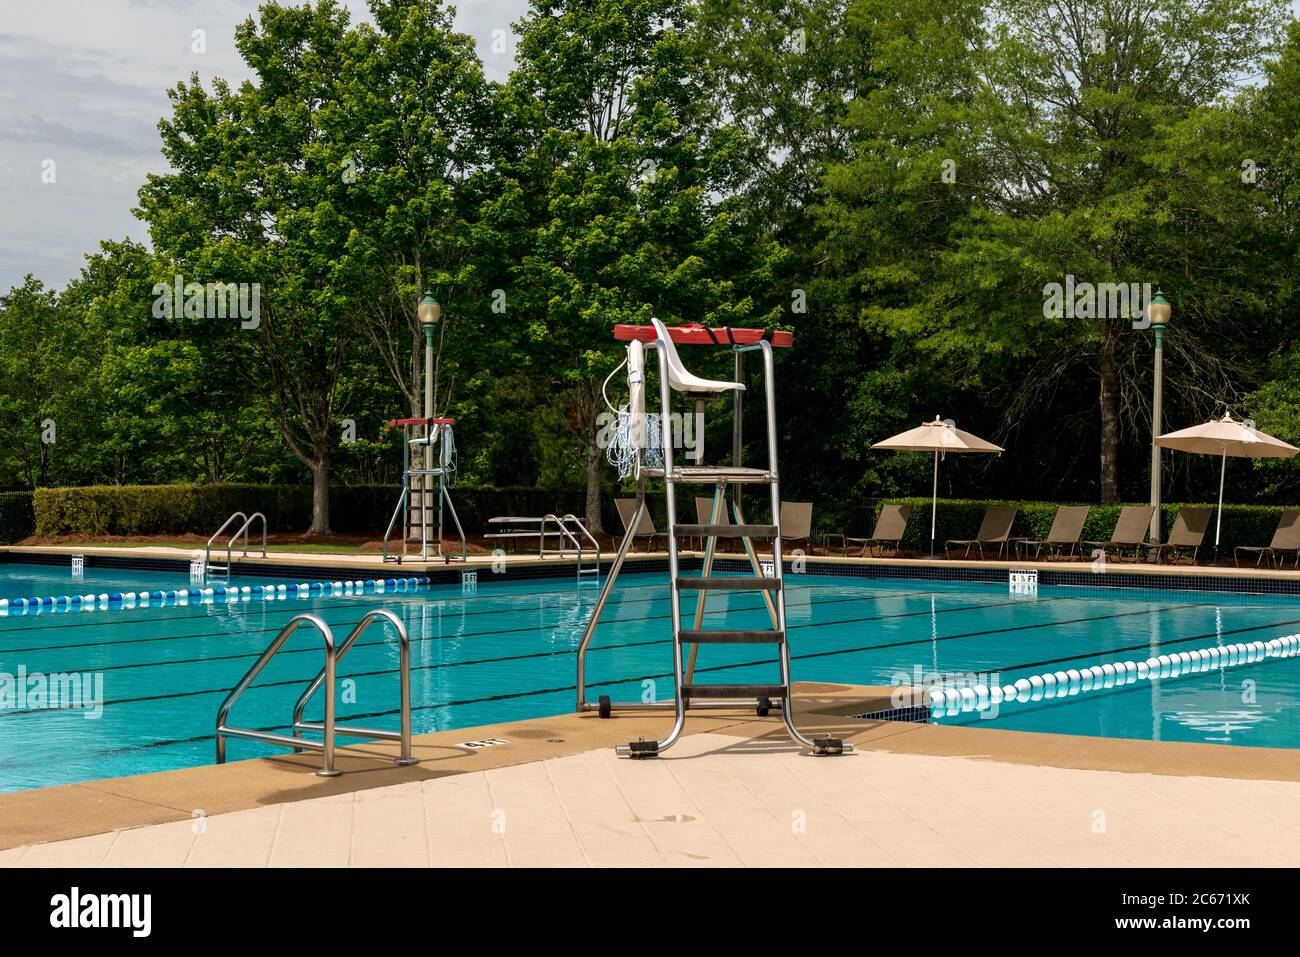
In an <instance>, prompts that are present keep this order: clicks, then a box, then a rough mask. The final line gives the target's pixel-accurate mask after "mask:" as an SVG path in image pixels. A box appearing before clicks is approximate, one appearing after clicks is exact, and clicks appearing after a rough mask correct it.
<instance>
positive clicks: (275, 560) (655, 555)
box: [0, 545, 1300, 589]
mask: <svg viewBox="0 0 1300 957" xmlns="http://www.w3.org/2000/svg"><path fill="white" fill-rule="evenodd" d="M201 552H202V549H201V548H200V549H195V548H181V547H171V546H161V545H139V546H134V545H133V546H126V545H112V546H107V545H7V546H0V555H2V556H4V558H5V560H8V561H16V562H21V561H23V560H24V558H25V557H30V558H36V559H37V560H44V561H49V560H50V559H51V558H55V557H57V558H65V557H66V558H68V559H69V560H70V559H71V556H73V555H85V556H93V557H104V558H114V559H117V560H123V559H128V560H129V559H132V558H135V559H143V560H157V559H167V560H171V561H184V562H188V561H189V560H190V559H191V558H192V557H193V556H194V555H195V554H198V553H201ZM680 554H682V555H686V556H690V557H692V558H695V557H698V556H700V555H702V554H703V552H701V551H697V550H692V549H686V548H683V549H681V551H680ZM766 554H768V553H763V552H761V551H760V556H765V555H766ZM719 557H720V558H722V559H725V560H741V561H743V560H744V556H743V554H739V553H733V552H723V553H720V555H719ZM805 557H806V559H807V560H808V561H810V562H816V563H817V564H819V565H827V566H847V567H852V566H865V567H866V568H871V569H876V570H879V571H892V572H893V574H891V575H881V576H879V577H882V578H889V577H900V578H906V577H907V576H908V573H909V572H922V573H926V572H929V573H933V572H934V571H941V572H951V573H952V575H953V577H954V578H961V577H962V573H963V572H970V571H976V572H979V573H982V574H987V573H988V572H989V571H992V570H1001V571H1026V570H1037V571H1040V572H1074V573H1081V572H1082V573H1089V574H1088V579H1089V581H1090V582H1091V581H1094V580H1095V582H1096V584H1097V585H1098V586H1102V585H1110V586H1112V587H1113V586H1120V587H1122V586H1123V585H1124V583H1125V582H1124V579H1125V577H1126V576H1141V577H1143V578H1146V579H1148V581H1149V578H1150V576H1156V577H1163V578H1172V579H1179V578H1187V577H1195V578H1201V579H1208V580H1214V579H1220V580H1222V581H1223V583H1224V585H1225V586H1232V585H1237V584H1240V583H1241V581H1242V580H1248V579H1256V580H1259V581H1261V582H1268V583H1277V582H1286V583H1294V584H1295V587H1296V588H1297V589H1300V569H1297V568H1269V567H1267V566H1264V567H1259V568H1256V567H1254V566H1246V567H1242V568H1237V567H1235V566H1232V565H1189V564H1166V563H1161V564H1154V563H1150V562H1138V561H1132V560H1124V561H1117V560H1111V561H1109V562H1106V563H1105V564H1104V565H1102V566H1096V565H1093V564H1092V563H1091V562H1088V561H1082V560H1078V559H1073V560H1060V559H1058V560H1051V561H1049V560H1046V559H1044V560H1040V561H1012V560H998V559H983V560H979V559H946V558H937V559H930V558H896V557H892V556H891V557H887V558H872V557H864V556H860V555H830V554H810V555H807V556H805ZM786 558H787V560H790V559H791V558H792V556H791V555H789V554H787V556H786ZM613 559H614V552H612V551H605V552H602V553H601V555H600V560H601V564H602V571H603V569H604V568H606V567H608V564H609V563H610V562H611V561H613ZM667 560H668V552H667V551H654V552H643V551H634V552H631V553H630V554H629V555H628V556H627V566H626V570H627V571H628V572H631V571H634V570H636V566H637V565H638V564H640V563H642V562H649V563H662V562H666V561H667ZM503 562H504V564H502V563H503ZM235 564H236V566H240V565H244V566H246V567H247V569H248V570H254V571H255V570H256V568H257V566H283V565H294V566H300V567H301V568H302V569H304V570H306V569H319V570H320V571H321V572H330V571H332V570H336V569H343V568H355V569H366V570H370V569H371V568H373V569H374V570H375V571H376V572H379V571H380V570H381V569H388V571H386V572H385V574H384V577H393V576H401V575H417V574H425V573H437V572H441V573H446V572H453V573H454V572H457V571H460V570H462V569H463V570H467V571H485V570H486V571H492V570H493V567H494V564H495V566H496V567H497V568H499V569H502V571H501V572H500V573H499V575H497V576H493V577H500V578H501V579H502V580H509V577H510V573H511V571H528V570H537V569H543V570H546V571H547V572H548V573H551V574H554V575H555V577H557V578H558V577H562V576H563V574H564V573H565V569H566V566H567V567H568V568H572V567H573V566H574V564H575V563H574V561H573V560H572V559H570V558H559V557H554V556H550V557H547V558H539V557H538V556H537V555H536V554H529V553H518V554H507V555H504V556H493V555H491V554H478V555H475V554H471V555H470V556H469V558H468V560H467V561H466V562H461V561H459V560H456V561H452V562H442V561H432V562H422V561H418V560H406V561H403V562H402V563H401V564H397V563H394V562H388V563H385V562H384V561H383V556H382V555H380V554H378V553H373V552H365V553H348V554H334V553H328V554H326V553H319V552H290V551H272V552H270V553H268V555H267V557H266V558H261V557H260V556H250V557H248V558H243V557H240V556H238V555H236V557H235ZM235 574H236V575H238V574H240V568H239V567H236V568H235ZM1144 584H1145V583H1141V584H1138V585H1137V586H1136V587H1143V585H1144Z"/></svg>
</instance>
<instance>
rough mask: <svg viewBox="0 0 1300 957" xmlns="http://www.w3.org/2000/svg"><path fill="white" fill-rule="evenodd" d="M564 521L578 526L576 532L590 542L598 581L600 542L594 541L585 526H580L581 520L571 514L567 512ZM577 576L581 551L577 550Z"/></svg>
mask: <svg viewBox="0 0 1300 957" xmlns="http://www.w3.org/2000/svg"><path fill="white" fill-rule="evenodd" d="M564 521H566V522H572V523H573V524H574V525H576V526H578V531H580V532H582V534H583V536H584V537H585V538H586V539H587V541H589V542H591V551H592V554H593V555H594V556H595V561H596V578H597V579H599V578H600V542H598V541H596V536H595V535H593V534H591V532H589V531H587V526H586V525H584V524H582V519H580V518H578V516H576V515H574V514H573V513H572V512H569V513H568V514H567V515H565V516H564ZM570 537H572V536H570ZM578 574H579V575H581V574H582V551H581V549H579V551H578Z"/></svg>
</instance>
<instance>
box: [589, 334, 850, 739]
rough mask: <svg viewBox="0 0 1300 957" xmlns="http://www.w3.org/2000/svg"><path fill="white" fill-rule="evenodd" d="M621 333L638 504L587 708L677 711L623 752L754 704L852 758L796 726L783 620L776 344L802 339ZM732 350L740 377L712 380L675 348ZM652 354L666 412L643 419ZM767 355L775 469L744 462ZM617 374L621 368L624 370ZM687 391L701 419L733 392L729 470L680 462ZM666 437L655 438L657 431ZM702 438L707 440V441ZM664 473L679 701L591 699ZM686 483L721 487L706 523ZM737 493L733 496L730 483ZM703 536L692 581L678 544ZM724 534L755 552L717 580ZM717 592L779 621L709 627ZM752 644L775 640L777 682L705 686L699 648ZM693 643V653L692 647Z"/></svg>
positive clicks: (795, 733)
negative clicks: (663, 729) (680, 496)
mask: <svg viewBox="0 0 1300 957" xmlns="http://www.w3.org/2000/svg"><path fill="white" fill-rule="evenodd" d="M614 338H615V339H617V340H620V341H625V342H627V343H628V347H627V349H628V351H627V370H628V372H627V378H628V391H629V399H628V405H627V408H626V411H625V412H621V413H620V429H619V442H620V443H622V444H623V449H622V453H623V454H622V455H621V456H620V458H621V459H622V460H623V461H628V460H630V472H631V474H632V475H634V476H635V478H636V483H637V491H636V506H635V510H634V512H633V514H632V517H631V518H630V520H629V521H628V522H627V532H626V534H625V535H624V537H623V542H622V544H621V545H620V546H619V550H618V553H617V554H616V555H615V557H614V563H613V565H612V567H611V569H610V573H609V577H608V578H607V579H606V581H605V584H604V588H603V589H602V590H601V593H600V597H599V598H598V599H597V600H596V605H595V607H594V608H593V610H592V615H591V619H590V621H589V622H588V623H587V628H586V631H585V633H584V634H583V636H582V643H581V644H580V646H579V648H578V656H577V658H578V673H577V692H578V700H577V709H578V711H580V712H581V711H593V710H595V711H598V712H599V714H600V716H601V717H602V718H607V717H610V715H611V714H612V713H613V712H614V711H615V710H634V709H635V710H641V709H647V708H649V709H664V710H667V709H670V708H671V709H672V711H673V713H674V716H675V719H676V720H675V722H674V724H673V727H672V730H671V731H670V732H669V733H668V735H667V737H665V738H663V739H662V740H659V741H633V742H631V743H630V744H625V745H619V746H618V747H617V748H616V751H617V753H618V754H620V755H623V756H626V757H631V758H652V757H656V756H658V755H660V754H662V753H663V752H664V751H666V750H668V748H670V747H672V745H673V744H675V743H676V742H677V740H678V739H679V738H680V737H681V734H682V730H683V728H684V727H685V724H686V712H687V709H689V708H732V709H734V708H737V707H743V708H753V709H754V710H755V711H756V712H757V713H758V715H759V716H760V717H761V716H765V715H767V714H768V713H769V711H770V710H771V709H772V708H774V707H775V708H780V710H781V714H782V717H783V718H784V720H785V726H786V730H787V731H788V732H789V734H790V736H791V737H792V738H793V739H794V740H795V741H797V742H798V743H799V744H801V745H804V746H805V747H807V748H810V749H811V750H812V751H813V753H815V754H842V753H844V752H846V751H851V750H852V748H853V745H852V743H851V742H846V741H843V740H841V739H839V738H832V737H826V738H820V739H816V740H814V739H812V738H809V737H807V736H806V735H804V734H803V733H802V732H800V731H799V729H798V728H797V727H796V726H795V723H794V714H793V711H792V708H791V704H790V687H791V678H790V646H789V642H788V641H787V631H786V618H785V591H784V584H785V583H784V578H783V571H784V569H783V561H782V556H781V525H780V522H781V518H780V516H781V483H780V476H779V473H778V470H777V456H776V443H777V427H776V395H775V392H774V391H773V390H774V388H775V376H774V373H773V361H772V349H773V347H774V346H775V347H789V346H791V345H793V344H794V336H793V335H792V334H791V333H788V332H773V331H771V330H767V329H728V328H707V327H704V326H698V325H688V326H679V327H676V328H673V329H669V328H667V327H666V326H664V324H663V323H662V322H660V321H659V320H658V319H652V320H651V325H649V326H626V325H619V326H615V327H614ZM695 344H701V345H718V346H726V347H728V348H730V349H731V351H732V352H733V353H734V355H735V374H734V377H733V378H732V379H730V380H712V379H703V378H700V377H699V376H696V375H693V374H692V373H691V372H689V371H688V370H687V369H686V366H685V365H684V364H683V363H682V360H681V358H680V357H679V356H678V354H677V346H678V345H695ZM646 349H654V350H655V353H656V355H657V357H658V366H659V401H660V406H661V410H662V411H661V412H660V414H659V416H658V417H657V422H656V421H655V417H654V416H647V415H646V414H645V350H646ZM751 352H757V353H759V354H760V355H761V356H762V359H763V382H764V390H765V392H766V395H765V403H766V404H765V409H766V418H767V446H768V449H767V465H766V466H765V467H760V468H754V467H746V466H744V465H742V464H741V454H742V453H741V448H742V442H741V425H742V412H743V398H744V394H745V391H746V390H745V386H744V384H743V381H742V373H743V371H744V360H745V357H746V356H747V355H748V354H749V353H751ZM615 371H617V370H615ZM674 392H681V393H684V394H685V395H686V396H688V397H690V398H693V399H694V400H695V408H696V412H697V414H698V415H702V413H703V408H704V402H705V401H706V400H707V399H709V398H712V397H715V396H718V395H721V394H725V393H730V394H731V395H732V396H733V407H734V415H733V422H732V464H731V465H678V464H677V463H676V462H674V460H673V458H674V455H673V441H672V435H671V427H670V423H671V422H672V418H671V415H670V413H671V411H672V394H673V393H674ZM657 434H662V438H661V439H660V440H659V441H658V442H657V443H656V441H655V439H656V435H657ZM701 438H702V437H701ZM647 478H662V479H663V482H664V494H665V499H666V505H667V512H668V530H667V538H668V573H669V584H670V597H671V603H672V604H671V607H672V629H673V700H672V701H671V702H667V701H665V702H649V703H643V702H613V701H611V700H610V699H609V698H608V697H607V696H601V697H600V699H599V700H598V701H597V702H595V703H593V702H590V701H588V700H587V695H586V652H587V647H588V645H589V644H590V643H591V640H592V636H593V635H594V634H595V632H596V626H597V625H598V624H599V622H600V616H601V613H602V612H603V611H604V608H605V603H606V600H607V599H608V598H609V595H610V592H611V591H612V590H613V587H614V582H615V581H616V580H617V579H618V575H619V571H620V570H621V569H622V566H623V560H624V558H625V557H626V556H627V553H628V551H629V549H630V547H631V544H632V541H633V539H634V537H635V532H636V530H637V529H638V528H639V527H640V524H641V516H642V515H643V514H644V512H645V480H646V479H647ZM687 484H702V485H712V486H713V487H714V492H713V506H712V511H711V514H710V517H709V522H708V524H705V525H699V524H686V523H679V522H678V520H677V497H676V495H677V486H679V485H687ZM744 485H765V486H767V488H768V492H769V496H770V499H771V506H772V524H769V525H751V524H749V523H748V522H746V521H745V516H744V512H743V508H742V502H741V490H742V486H744ZM728 489H730V490H731V493H732V494H731V496H730V497H728V496H727V494H726V493H727V490H728ZM724 509H730V522H726V521H725V520H724V518H725V514H724ZM684 538H685V539H690V538H700V539H703V540H704V542H705V548H704V559H703V565H702V570H701V574H700V575H699V576H698V577H694V576H690V577H686V576H683V575H682V574H681V570H680V559H679V556H678V541H679V540H680V539H684ZM720 538H729V539H739V540H740V542H741V544H742V546H743V548H744V552H745V555H746V557H747V558H748V559H749V564H750V567H751V569H752V571H753V574H752V575H743V576H738V575H730V576H726V577H722V576H715V575H713V564H714V557H715V555H716V554H717V546H718V540H719V539H720ZM755 539H770V540H771V543H772V563H771V571H770V573H767V572H765V570H764V568H763V565H762V563H761V562H760V561H759V557H758V552H757V550H756V549H755V547H754V540H755ZM710 591H728V592H736V591H757V592H759V593H760V594H761V595H762V596H763V599H764V602H765V604H766V606H767V611H768V614H769V616H770V618H771V625H772V627H771V628H763V629H718V628H710V629H705V628H704V610H705V603H706V600H707V597H708V593H709V592H710ZM683 592H696V593H698V595H699V598H698V600H697V601H696V604H695V615H694V622H693V624H692V626H691V627H689V628H686V627H683V623H682V609H681V595H682V593H683ZM709 644H725V645H738V644H746V645H749V644H752V645H760V644H761V645H773V646H775V649H776V660H775V661H774V662H773V664H775V665H776V666H777V669H778V671H779V674H780V679H779V682H777V683H774V684H698V683H696V681H695V662H696V657H697V655H698V653H699V648H700V646H701V645H709ZM687 645H689V646H690V658H689V661H687V659H686V654H685V647H686V646H687Z"/></svg>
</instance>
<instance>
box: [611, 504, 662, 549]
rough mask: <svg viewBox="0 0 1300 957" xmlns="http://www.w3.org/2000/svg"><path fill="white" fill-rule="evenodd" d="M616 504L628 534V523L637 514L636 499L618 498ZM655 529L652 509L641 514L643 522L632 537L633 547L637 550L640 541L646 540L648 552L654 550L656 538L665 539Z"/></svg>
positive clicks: (624, 529)
mask: <svg viewBox="0 0 1300 957" xmlns="http://www.w3.org/2000/svg"><path fill="white" fill-rule="evenodd" d="M614 504H615V505H616V506H617V507H618V517H619V518H620V519H622V521H623V531H624V533H626V532H627V527H628V523H629V522H631V521H632V515H633V514H634V513H635V512H636V499H634V498H616V499H614ZM663 537H664V536H663V535H661V534H659V532H658V531H657V530H656V529H655V520H654V518H653V517H652V516H651V515H650V509H648V508H647V509H646V510H645V511H644V512H642V513H641V521H640V523H639V524H638V525H637V529H636V532H635V533H634V534H633V536H632V546H633V547H634V548H635V547H636V543H637V541H638V540H639V539H645V543H646V551H651V550H652V549H653V548H654V543H655V539H656V538H663Z"/></svg>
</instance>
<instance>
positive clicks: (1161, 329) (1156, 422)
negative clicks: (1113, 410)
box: [1147, 287, 1173, 544]
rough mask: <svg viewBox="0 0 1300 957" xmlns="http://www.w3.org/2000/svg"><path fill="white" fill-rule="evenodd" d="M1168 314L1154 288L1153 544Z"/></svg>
mask: <svg viewBox="0 0 1300 957" xmlns="http://www.w3.org/2000/svg"><path fill="white" fill-rule="evenodd" d="M1172 311H1173V310H1172V308H1171V307H1170V305H1169V302H1168V301H1167V300H1166V299H1165V294H1164V293H1163V292H1162V291H1161V290H1160V288H1159V287H1157V288H1156V295H1155V298H1154V299H1152V300H1151V302H1150V303H1149V304H1148V305H1147V319H1148V320H1149V321H1150V323H1151V331H1152V333H1153V334H1154V335H1155V385H1154V387H1153V388H1154V392H1153V394H1152V397H1151V504H1152V505H1154V506H1155V508H1156V510H1155V513H1154V514H1153V515H1152V516H1151V542H1152V543H1153V544H1154V543H1157V542H1159V541H1160V446H1158V445H1156V439H1158V438H1159V437H1160V429H1161V422H1160V418H1161V413H1162V409H1161V406H1162V404H1163V402H1164V386H1165V370H1164V359H1165V326H1167V325H1168V324H1169V314H1170V313H1171V312H1172Z"/></svg>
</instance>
